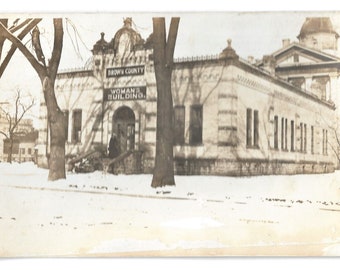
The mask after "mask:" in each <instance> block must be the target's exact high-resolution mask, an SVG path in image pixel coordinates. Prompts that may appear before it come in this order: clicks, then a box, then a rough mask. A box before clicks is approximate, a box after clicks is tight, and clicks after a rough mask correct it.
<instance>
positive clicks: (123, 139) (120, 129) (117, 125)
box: [112, 106, 135, 154]
mask: <svg viewBox="0 0 340 270" xmlns="http://www.w3.org/2000/svg"><path fill="white" fill-rule="evenodd" d="M112 133H114V134H115V135H116V136H117V141H118V152H119V153H118V154H121V153H124V152H126V151H129V150H133V149H134V148H135V114H134V112H133V111H132V110H131V109H130V108H129V107H126V106H123V107H120V108H118V109H117V110H116V111H115V113H114V114H113V117H112Z"/></svg>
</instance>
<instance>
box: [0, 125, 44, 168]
mask: <svg viewBox="0 0 340 270" xmlns="http://www.w3.org/2000/svg"><path fill="white" fill-rule="evenodd" d="M37 139H38V131H36V130H35V131H31V132H29V133H26V134H22V135H17V136H15V138H14V144H13V151H12V161H13V162H19V163H21V162H30V161H32V162H36V160H37V150H36V147H35V144H36V140H37ZM9 148H10V141H9V139H5V140H4V141H3V158H2V160H3V161H6V160H7V156H8V153H9Z"/></svg>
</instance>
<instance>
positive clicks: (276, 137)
mask: <svg viewBox="0 0 340 270" xmlns="http://www.w3.org/2000/svg"><path fill="white" fill-rule="evenodd" d="M274 149H279V117H278V116H277V115H275V116H274Z"/></svg>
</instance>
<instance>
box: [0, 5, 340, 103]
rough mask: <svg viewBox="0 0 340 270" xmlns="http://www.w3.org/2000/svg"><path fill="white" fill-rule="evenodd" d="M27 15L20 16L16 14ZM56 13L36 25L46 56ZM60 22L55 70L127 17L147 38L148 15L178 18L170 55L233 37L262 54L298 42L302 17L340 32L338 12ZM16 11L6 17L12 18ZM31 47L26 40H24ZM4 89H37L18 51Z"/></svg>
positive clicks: (219, 45) (219, 46)
mask: <svg viewBox="0 0 340 270" xmlns="http://www.w3.org/2000/svg"><path fill="white" fill-rule="evenodd" d="M24 16H27V15H26V14H22V15H21V17H24ZM53 16H55V14H52V15H51V14H49V15H47V14H44V15H43V17H44V20H43V23H42V24H41V26H40V32H41V33H42V34H41V40H42V43H43V46H44V51H45V57H46V58H49V55H50V52H49V51H50V49H51V47H52V42H53V41H52V38H51V34H52V31H53V28H52V24H51V21H52V20H51V18H52V17H53ZM62 16H63V17H65V18H67V19H65V20H64V47H63V53H62V60H61V63H60V69H68V68H79V67H82V66H83V65H84V63H85V62H86V61H87V60H88V59H89V58H90V57H91V51H90V50H91V49H92V47H93V44H94V43H95V42H96V41H97V40H98V39H99V38H100V33H101V32H104V33H105V39H106V40H107V41H110V40H111V39H112V38H113V36H114V34H115V33H116V31H117V30H119V29H120V28H121V27H122V25H123V19H124V18H126V17H132V19H133V23H134V24H133V27H134V28H135V29H136V30H137V31H139V32H140V34H141V35H142V37H143V38H144V39H146V38H147V37H148V36H149V34H150V33H151V32H152V17H153V16H165V17H166V18H167V27H168V25H169V18H171V16H179V17H180V24H179V32H178V38H177V43H176V49H175V57H176V58H177V57H190V56H200V55H212V54H219V53H220V52H221V51H222V50H223V49H224V48H225V47H226V46H227V39H228V38H231V39H232V47H233V48H234V49H235V51H236V53H237V54H239V56H240V57H243V58H247V57H248V56H250V55H251V56H254V57H255V58H262V56H263V55H264V54H270V53H272V52H274V51H276V50H278V49H280V48H281V46H282V39H284V38H289V39H290V40H291V41H297V38H296V37H297V35H298V34H299V32H300V29H301V26H302V24H303V22H304V21H305V18H306V17H308V16H309V17H312V16H327V17H330V18H331V20H332V22H333V25H334V27H335V28H336V30H337V31H338V33H340V13H339V12H338V13H335V12H292V11H290V12H256V13H254V12H217V13H216V12H195V13H192V12H191V13H188V12H185V13H184V12H173V13H127V12H124V13H101V14H98V13H91V14H89V13H87V14H74V13H69V14H65V13H64V14H62ZM16 17H18V15H13V16H10V18H11V19H14V18H16ZM28 46H29V47H30V43H28ZM0 88H1V89H2V90H3V91H1V94H0V99H1V101H3V100H4V99H5V98H6V97H4V94H3V93H4V92H6V91H4V90H13V89H17V88H23V89H25V90H29V91H30V92H33V93H34V94H36V93H39V91H40V89H41V87H40V82H39V79H38V77H37V75H36V74H35V72H34V71H33V69H32V68H31V67H30V65H29V64H28V62H27V60H26V59H25V58H24V57H23V56H22V55H21V54H20V53H19V52H17V53H16V54H15V58H14V59H13V60H12V61H11V63H10V65H9V66H8V69H7V70H6V72H5V74H4V76H3V77H2V78H1V80H0ZM1 101H0V102H1Z"/></svg>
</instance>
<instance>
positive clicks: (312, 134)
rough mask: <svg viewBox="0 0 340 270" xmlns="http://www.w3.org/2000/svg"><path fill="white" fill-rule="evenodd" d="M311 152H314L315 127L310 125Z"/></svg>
mask: <svg viewBox="0 0 340 270" xmlns="http://www.w3.org/2000/svg"><path fill="white" fill-rule="evenodd" d="M310 152H311V154H314V127H313V126H311V127H310Z"/></svg>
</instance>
